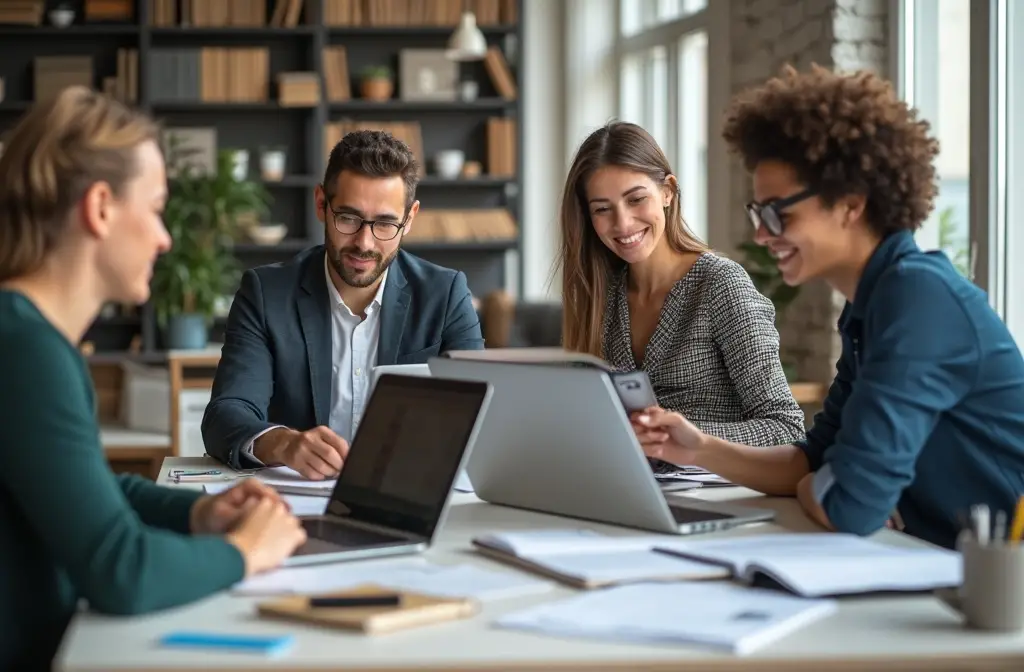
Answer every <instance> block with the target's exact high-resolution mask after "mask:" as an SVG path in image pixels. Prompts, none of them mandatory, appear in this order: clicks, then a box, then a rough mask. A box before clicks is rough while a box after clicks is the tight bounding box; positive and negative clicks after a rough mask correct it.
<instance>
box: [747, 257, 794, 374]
mask: <svg viewBox="0 0 1024 672" xmlns="http://www.w3.org/2000/svg"><path fill="white" fill-rule="evenodd" d="M739 249H740V251H741V252H743V254H744V255H745V263H744V264H743V266H744V267H745V268H746V269H747V273H749V274H750V279H751V280H752V281H753V283H754V287H756V288H757V291H759V292H761V293H762V294H764V295H765V296H766V297H768V300H769V301H771V302H772V305H773V306H775V319H776V321H778V319H779V318H780V317H781V316H782V313H784V312H785V311H786V308H788V307H789V305H790V304H791V303H793V301H794V300H795V299H796V297H797V295H798V294H799V293H800V288H799V287H792V286H790V285H787V284H786V283H785V282H783V281H782V273H781V272H780V271H779V266H778V264H777V263H776V261H775V257H773V256H772V253H771V252H769V251H768V248H767V247H764V246H763V245H758V244H757V243H755V242H754V241H752V240H748V241H746V242H745V243H742V244H741V245H740V246H739ZM782 370H783V371H785V373H786V380H788V381H790V382H793V379H794V377H795V374H796V372H795V370H794V366H793V364H792V363H791V362H782Z"/></svg>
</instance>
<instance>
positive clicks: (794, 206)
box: [634, 67, 1024, 547]
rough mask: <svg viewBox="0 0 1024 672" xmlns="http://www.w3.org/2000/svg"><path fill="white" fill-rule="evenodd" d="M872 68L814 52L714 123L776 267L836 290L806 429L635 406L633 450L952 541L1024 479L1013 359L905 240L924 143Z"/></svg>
mask: <svg viewBox="0 0 1024 672" xmlns="http://www.w3.org/2000/svg"><path fill="white" fill-rule="evenodd" d="M928 132H929V127H928V124H927V123H926V122H924V121H920V120H918V119H917V117H916V113H915V112H914V111H913V110H911V109H909V108H908V107H907V105H906V104H905V103H903V102H901V101H899V100H898V99H897V97H896V96H895V95H894V93H893V91H892V88H891V87H890V86H889V84H888V83H886V82H884V81H883V80H881V79H879V78H878V77H876V76H874V75H871V74H867V73H858V74H855V75H839V74H834V73H832V72H830V71H828V70H825V69H823V68H818V67H816V68H814V69H813V70H812V71H811V72H809V73H798V72H796V71H794V70H793V69H791V68H787V69H786V70H785V72H784V73H783V74H782V76H780V77H778V78H775V79H772V80H770V81H769V82H767V83H766V84H765V85H763V86H761V87H759V88H756V89H754V90H752V91H749V92H747V93H745V94H742V95H740V96H739V97H738V98H736V99H735V100H734V102H733V104H732V107H731V109H730V111H729V113H728V117H727V121H726V125H725V130H724V137H725V139H726V141H727V142H728V144H729V146H730V147H731V149H732V150H733V151H734V152H736V153H738V154H739V155H740V156H741V157H742V159H743V161H744V163H745V165H746V167H747V169H748V170H750V171H751V172H752V173H753V185H754V201H753V202H751V203H750V204H749V205H748V206H747V212H748V214H749V217H750V220H751V222H752V224H753V225H754V228H755V229H756V240H757V242H759V243H760V244H761V245H764V246H766V247H768V249H769V250H771V252H772V254H773V255H774V256H775V258H776V259H777V263H778V266H779V270H780V271H781V272H782V276H783V279H784V280H785V282H786V283H788V284H790V285H799V284H802V283H804V282H807V281H810V280H813V279H818V278H820V279H822V280H824V281H825V282H827V283H828V284H829V285H831V286H832V287H833V288H834V289H835V290H836V291H838V292H839V293H841V294H842V295H843V296H844V297H845V298H846V304H845V307H844V309H843V311H842V314H841V316H840V318H839V331H840V334H841V336H842V355H841V357H840V359H839V362H838V364H837V367H836V377H835V380H834V381H833V383H832V386H831V388H830V390H829V393H828V398H827V399H826V400H825V403H824V408H823V410H822V411H821V412H820V413H818V414H817V415H816V416H815V418H814V426H813V427H812V428H811V429H810V430H809V431H808V432H807V436H806V437H805V438H804V439H803V440H801V441H798V442H796V443H794V444H793V445H788V446H778V447H775V448H771V449H763V448H754V447H751V446H747V445H740V444H736V443H729V442H726V441H722V440H720V439H716V438H713V437H711V436H708V435H707V434H705V433H704V432H701V431H700V430H699V429H698V428H697V427H695V426H694V425H693V424H691V423H690V422H689V421H688V420H686V419H685V418H683V417H682V416H681V415H679V414H677V413H671V412H667V411H664V410H661V409H649V411H646V412H645V413H643V414H639V415H637V416H636V417H635V418H634V422H635V423H636V424H637V426H638V433H640V434H641V435H642V443H643V444H644V448H645V452H646V453H647V454H648V455H649V456H652V457H665V458H667V459H669V460H671V461H674V462H676V461H678V462H681V463H686V464H698V465H701V466H704V467H705V468H707V469H709V470H711V471H714V472H716V473H718V474H721V475H722V476H724V477H726V478H728V479H729V480H731V481H733V482H735V483H739V484H742V485H746V486H748V487H751V488H753V489H756V490H759V491H761V492H764V493H768V494H775V495H792V494H795V495H796V496H797V498H798V499H799V501H800V503H801V505H802V506H803V508H804V509H805V511H806V512H807V513H808V514H809V515H810V517H811V518H813V519H814V520H815V521H817V522H818V523H820V524H822V525H824V526H825V527H827V528H829V529H834V530H838V531H842V532H851V533H855V534H869V533H871V532H874V531H875V530H877V529H879V528H881V527H883V526H884V525H885V524H886V521H887V519H888V518H889V516H890V514H891V512H893V511H894V510H895V511H897V512H898V513H899V517H900V518H902V520H903V523H904V525H905V531H906V532H908V533H909V534H912V535H914V536H917V537H920V538H922V539H925V540H927V541H929V542H932V543H935V544H938V545H941V546H946V547H953V546H954V545H955V543H956V536H957V531H958V517H959V515H960V514H962V513H965V512H967V511H968V509H969V508H970V507H971V506H972V505H974V504H987V505H988V506H989V507H990V508H991V509H992V510H994V511H1007V512H1009V511H1012V509H1013V507H1014V504H1015V502H1016V499H1017V497H1018V496H1019V495H1021V494H1022V493H1024V359H1022V357H1021V352H1020V350H1019V348H1018V347H1017V344H1016V343H1014V341H1013V338H1012V337H1011V336H1010V333H1009V331H1008V330H1007V328H1006V326H1005V325H1004V324H1003V322H1002V321H1001V320H1000V319H999V316H998V315H996V313H995V312H994V311H993V310H992V309H991V308H990V307H989V304H988V301H987V298H986V296H985V294H984V292H982V291H981V290H980V289H979V288H977V287H976V286H975V285H973V284H972V283H971V282H970V281H969V280H967V279H966V278H964V277H963V276H961V275H960V274H959V273H958V272H957V271H956V269H955V268H954V267H953V265H952V264H951V263H950V261H949V259H948V258H947V257H946V256H945V255H944V254H943V253H941V252H923V251H922V250H920V249H919V248H918V246H917V244H916V243H915V242H914V236H913V234H914V231H916V230H917V229H918V228H920V226H921V224H922V223H923V222H924V221H925V219H926V217H927V216H928V213H929V212H930V211H931V209H932V200H933V198H934V196H935V191H936V187H935V169H934V166H933V161H934V158H935V155H936V154H937V152H938V143H937V142H936V141H935V140H934V139H932V138H931V137H930V136H929V134H928Z"/></svg>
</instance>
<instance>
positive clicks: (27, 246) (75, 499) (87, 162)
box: [0, 87, 305, 671]
mask: <svg viewBox="0 0 1024 672" xmlns="http://www.w3.org/2000/svg"><path fill="white" fill-rule="evenodd" d="M158 135H159V131H158V128H157V126H156V124H155V123H153V121H151V120H150V119H149V118H148V117H146V116H145V115H144V114H142V113H140V112H137V111H134V110H130V109H128V108H127V107H125V106H124V105H122V104H121V103H119V102H117V101H114V100H112V99H110V98H107V97H106V96H102V95H100V94H98V93H96V92H93V91H89V90H88V89H85V88H82V87H71V88H68V89H65V90H64V91H63V92H62V93H61V94H60V95H59V96H58V97H57V98H55V99H54V100H52V101H49V102H44V103H39V104H37V105H36V106H35V107H34V108H33V109H32V110H31V111H30V112H29V113H28V114H27V115H26V116H25V117H24V118H23V119H22V120H21V121H20V122H19V123H18V124H17V125H16V126H15V127H14V129H13V132H12V133H11V135H10V136H9V137H8V138H6V140H7V142H6V143H5V144H6V150H5V151H4V153H3V155H2V156H0V371H2V372H3V374H2V375H0V428H3V432H4V440H3V441H2V442H0V548H2V549H3V551H2V552H0V623H3V628H0V669H3V670H19V671H20V670H42V669H49V668H50V661H51V659H52V657H53V655H54V653H55V651H56V650H57V648H58V646H59V644H60V640H61V638H62V636H63V633H64V628H65V626H66V625H67V623H68V621H69V619H70V618H71V616H72V615H73V614H74V612H75V610H76V608H77V606H78V602H79V600H85V601H86V602H87V603H88V605H89V608H90V609H92V610H94V611H98V612H105V613H115V614H139V613H145V612H151V611H156V610H159V609H166V608H169V607H174V606H178V605H182V604H186V603H188V602H192V601H194V600H198V599H200V598H203V597H206V596H207V595H210V594H211V593H214V592H216V591H219V590H222V589H225V588H227V587H229V586H231V585H232V584H234V583H236V582H238V581H240V580H242V579H243V578H244V577H245V576H247V575H249V574H253V573H255V572H260V571H263V570H267V569H271V568H273V567H275V566H277V565H278V564H280V563H281V561H282V560H284V558H286V557H288V556H289V555H291V553H292V551H293V550H294V549H295V548H296V547H297V546H298V545H299V544H301V543H302V542H303V541H304V540H305V532H304V531H303V528H302V526H301V522H300V521H299V520H298V519H297V518H296V517H295V516H294V515H292V513H291V512H290V511H289V510H288V509H287V506H286V505H285V504H284V503H283V502H282V501H281V499H280V497H278V496H277V495H276V494H275V493H274V492H273V491H272V490H270V488H268V487H266V486H262V485H260V484H259V483H258V482H257V481H256V479H243V480H242V482H241V483H240V484H239V485H237V486H236V487H234V488H231V489H230V490H228V491H227V492H224V493H221V494H218V495H204V494H203V493H202V492H195V491H187V490H181V489H177V490H172V489H170V488H162V487H160V486H158V485H156V484H155V483H153V482H152V481H148V480H146V479H144V478H142V477H140V476H129V475H123V474H122V475H115V474H113V473H112V472H111V470H110V467H109V466H108V464H107V461H106V459H105V458H104V455H103V447H102V446H101V445H100V437H99V428H98V427H97V424H96V417H95V403H96V399H95V392H94V390H93V386H92V380H91V379H90V376H89V372H88V370H87V368H86V364H85V362H84V361H83V359H82V356H81V355H80V354H79V352H78V349H77V346H78V343H79V341H80V340H81V338H82V335H83V334H84V333H85V331H86V329H87V328H88V327H89V325H90V324H91V323H92V322H93V320H95V319H96V316H97V314H98V313H99V311H100V308H101V307H102V306H103V304H105V303H107V302H117V303H135V304H140V303H144V302H145V301H146V300H147V299H148V298H149V280H150V276H151V273H152V268H153V262H154V260H155V259H156V257H157V256H158V255H159V254H160V253H161V252H164V251H166V250H167V249H168V248H169V246H170V244H171V241H170V238H169V237H168V235H167V231H166V229H165V228H164V225H163V221H162V219H161V213H162V210H163V207H164V203H165V201H166V199H167V180H166V177H165V171H164V161H163V156H162V154H161V151H160V147H159V145H158Z"/></svg>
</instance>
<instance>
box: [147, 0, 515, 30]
mask: <svg viewBox="0 0 1024 672" xmlns="http://www.w3.org/2000/svg"><path fill="white" fill-rule="evenodd" d="M306 2H307V0H273V11H272V14H271V15H270V17H269V20H268V16H267V10H268V3H267V0H149V3H150V5H149V6H150V10H149V15H150V17H151V18H150V21H151V23H152V25H154V26H158V27H170V26H177V25H189V26H200V27H225V26H245V27H263V26H272V27H283V28H289V27H295V26H297V25H298V24H299V22H300V21H305V23H314V22H315V21H317V17H316V13H315V12H310V11H309V9H310V7H309V6H308V5H307V4H306ZM464 12H472V13H473V14H474V15H475V16H476V21H477V24H478V25H480V26H492V25H498V24H515V23H517V22H518V21H519V8H518V3H517V0H323V16H322V21H323V23H324V24H325V25H328V26H453V27H454V26H455V25H457V24H458V23H459V20H460V18H461V17H462V14H463V13H464Z"/></svg>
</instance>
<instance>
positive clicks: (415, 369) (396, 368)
mask: <svg viewBox="0 0 1024 672" xmlns="http://www.w3.org/2000/svg"><path fill="white" fill-rule="evenodd" d="M385 373H394V374H396V375H399V376H420V377H427V376H429V375H430V366H428V365H427V364H381V365H380V366H375V367H373V369H371V371H370V391H371V392H372V391H373V388H375V387H377V381H378V380H380V377H381V376H382V375H384V374H385Z"/></svg>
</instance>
